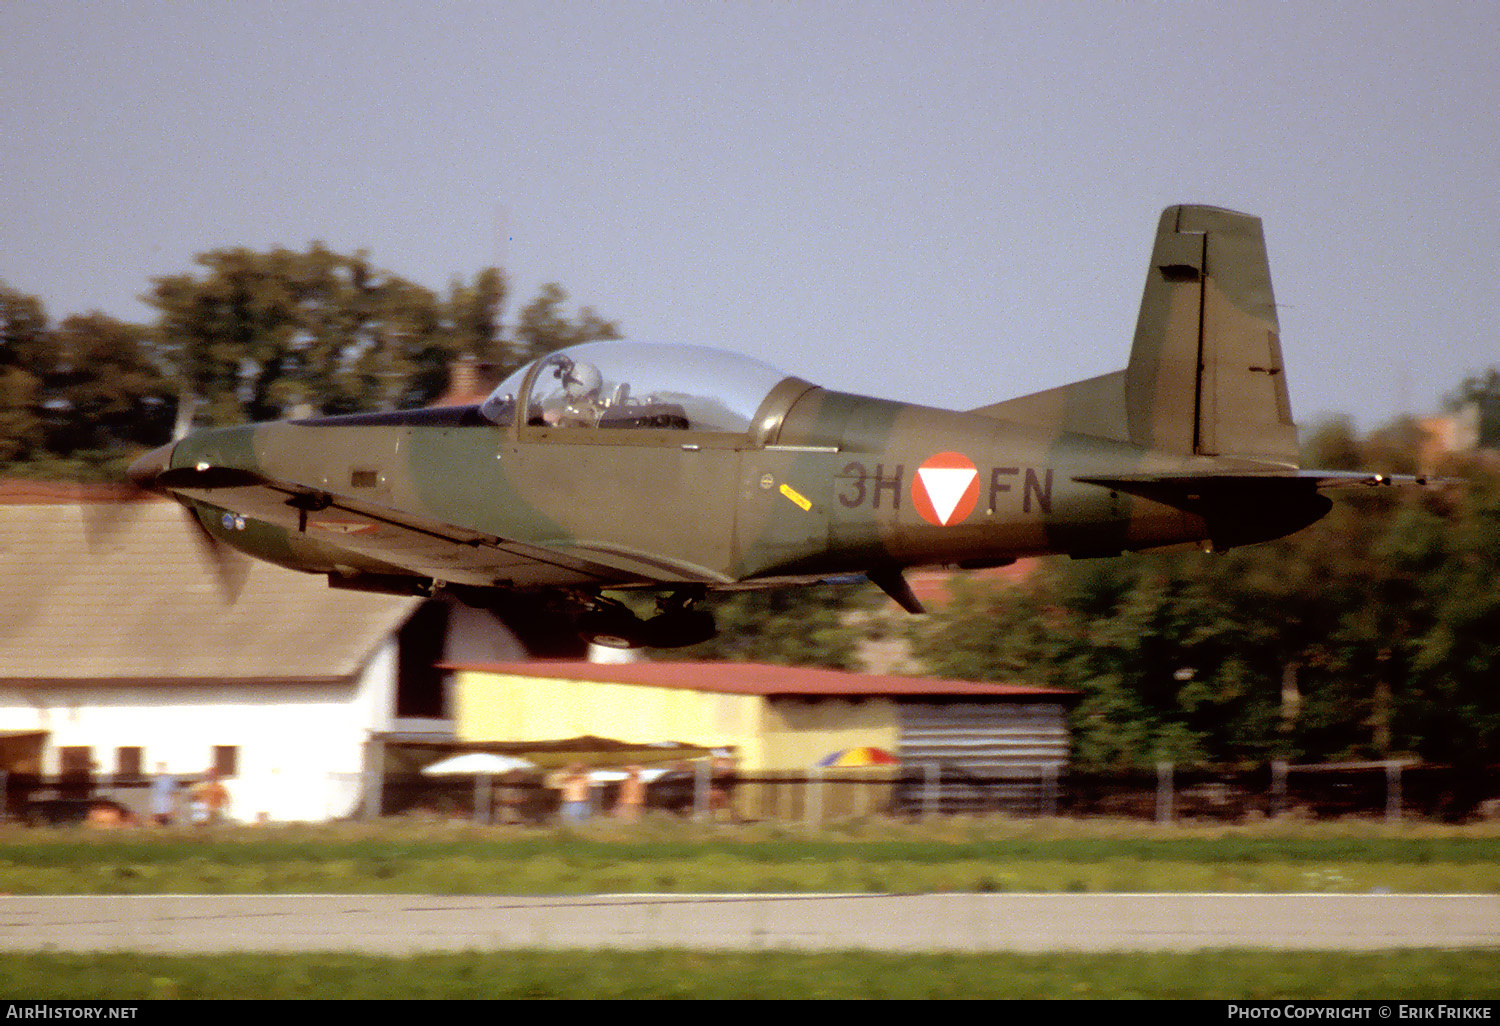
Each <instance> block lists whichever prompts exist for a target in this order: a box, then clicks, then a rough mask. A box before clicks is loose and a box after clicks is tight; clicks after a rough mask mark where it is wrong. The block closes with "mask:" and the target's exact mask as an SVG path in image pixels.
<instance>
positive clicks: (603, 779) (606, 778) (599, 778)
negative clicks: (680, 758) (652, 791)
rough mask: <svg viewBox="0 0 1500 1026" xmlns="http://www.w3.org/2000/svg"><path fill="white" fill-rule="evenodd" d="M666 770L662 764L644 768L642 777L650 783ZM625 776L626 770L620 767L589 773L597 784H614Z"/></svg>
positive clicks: (590, 777)
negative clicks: (619, 768)
mask: <svg viewBox="0 0 1500 1026" xmlns="http://www.w3.org/2000/svg"><path fill="white" fill-rule="evenodd" d="M665 772H667V771H666V770H665V769H663V768H662V767H660V766H655V767H652V768H651V769H643V770H641V779H642V780H644V781H645V782H646V783H648V784H649V783H651V781H653V780H655V779H656V778H657V777H659V776H661V775H662V774H663V773H665ZM625 777H626V773H625V771H624V770H618V769H613V770H594V771H593V772H592V773H590V774H589V779H590V780H592V781H593V782H594V783H596V784H613V783H615V782H616V781H619V780H624V779H625Z"/></svg>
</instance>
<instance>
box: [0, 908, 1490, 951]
mask: <svg viewBox="0 0 1500 1026" xmlns="http://www.w3.org/2000/svg"><path fill="white" fill-rule="evenodd" d="M1413 947H1421V948H1449V947H1492V948H1500V895H1494V894H1478V895H1451V894H1441V895H1430V894H1383V895H1368V894H912V895H904V894H848V895H830V894H788V895H684V894H672V895H667V894H662V895H640V894H622V895H587V896H544V897H504V896H448V895H365V894H356V895H68V896H60V895H46V896H20V895H15V896H0V950H4V951H153V952H173V953H203V952H228V951H351V952H367V953H372V954H385V955H404V954H411V953H415V952H422V951H504V950H510V949H516V948H553V949H560V948H634V949H641V948H693V949H704V950H707V949H735V950H766V949H797V950H819V949H848V948H868V949H872V950H881V951H1183V950H1192V949H1198V948H1273V949H1304V950H1314V949H1325V950H1345V951H1354V950H1369V949H1375V948H1413Z"/></svg>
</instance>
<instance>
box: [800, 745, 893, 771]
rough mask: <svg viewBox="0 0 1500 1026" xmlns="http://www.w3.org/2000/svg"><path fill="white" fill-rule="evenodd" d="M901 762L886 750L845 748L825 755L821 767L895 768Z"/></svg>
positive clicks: (821, 760)
mask: <svg viewBox="0 0 1500 1026" xmlns="http://www.w3.org/2000/svg"><path fill="white" fill-rule="evenodd" d="M898 761H899V760H898V759H897V758H896V757H895V756H894V755H892V754H891V753H890V752H888V751H886V750H885V749H884V748H869V747H864V748H845V749H844V750H843V751H839V752H834V753H833V754H832V755H825V756H824V757H823V758H821V759H819V760H818V765H819V766H894V765H896V764H897V762H898Z"/></svg>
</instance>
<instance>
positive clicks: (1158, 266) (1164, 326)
mask: <svg viewBox="0 0 1500 1026" xmlns="http://www.w3.org/2000/svg"><path fill="white" fill-rule="evenodd" d="M1125 405H1126V414H1127V419H1128V423H1129V432H1130V440H1131V441H1132V442H1133V443H1135V444H1136V445H1140V446H1143V447H1145V448H1151V449H1157V450H1162V451H1166V452H1176V453H1182V454H1184V455H1187V454H1192V455H1201V456H1232V457H1244V458H1247V459H1254V460H1260V461H1265V462H1272V463H1280V464H1288V465H1292V466H1295V465H1296V463H1297V459H1298V451H1297V428H1296V425H1295V424H1294V423H1293V422H1292V415H1291V404H1290V402H1289V400H1288V397H1287V388H1286V375H1285V372H1284V369H1283V365H1282V359H1281V342H1280V330H1279V326H1278V323H1277V318H1276V301H1275V297H1274V296H1273V294H1272V292H1271V272H1270V267H1269V265H1268V262H1267V260H1266V247H1265V237H1264V235H1263V233H1262V230H1261V222H1260V219H1259V218H1256V217H1251V216H1250V215H1248V214H1241V213H1237V212H1235V211H1232V210H1223V209H1220V208H1218V207H1206V206H1176V207H1168V208H1167V209H1166V210H1165V211H1163V212H1162V216H1161V223H1160V225H1159V226H1158V228H1157V233H1156V244H1155V246H1154V247H1153V248H1152V253H1151V266H1150V269H1149V271H1148V272H1147V276H1146V288H1145V293H1144V294H1143V296H1142V297H1141V311H1140V317H1139V319H1138V320H1137V322H1136V330H1135V341H1134V345H1133V347H1132V349H1131V354H1130V364H1129V366H1128V367H1127V369H1126V372H1125Z"/></svg>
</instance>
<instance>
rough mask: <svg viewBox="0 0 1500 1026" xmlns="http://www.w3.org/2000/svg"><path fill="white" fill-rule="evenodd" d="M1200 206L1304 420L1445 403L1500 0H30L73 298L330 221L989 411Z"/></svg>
mask: <svg viewBox="0 0 1500 1026" xmlns="http://www.w3.org/2000/svg"><path fill="white" fill-rule="evenodd" d="M1177 202H1207V203H1214V204H1217V205H1221V206H1228V207H1233V208H1236V209H1240V210H1245V211H1249V212H1251V213H1254V214H1256V215H1258V216H1260V217H1262V218H1263V219H1264V221H1265V226H1266V236H1267V245H1268V248H1269V250H1270V256H1271V270H1272V276H1273V279H1274V283H1275V289H1276V294H1277V299H1278V301H1279V303H1280V304H1281V322H1282V337H1283V348H1284V351H1285V356H1286V360H1287V366H1288V375H1289V382H1290V387H1291V392H1292V403H1293V408H1294V411H1295V412H1296V413H1297V415H1298V417H1299V419H1301V420H1304V421H1305V420H1308V419H1311V418H1312V417H1315V416H1317V415H1320V414H1323V413H1329V412H1343V413H1349V414H1352V415H1355V416H1356V417H1357V419H1358V421H1359V423H1360V425H1361V426H1362V427H1366V428H1368V427H1374V426H1377V425H1378V424H1379V423H1381V422H1383V421H1384V420H1386V419H1388V418H1389V417H1391V416H1393V415H1395V414H1396V413H1398V412H1401V411H1403V410H1413V411H1416V412H1425V411H1428V410H1433V409H1435V408H1436V407H1437V406H1438V405H1439V403H1440V401H1441V398H1442V396H1443V395H1444V393H1446V392H1448V391H1449V390H1451V389H1452V388H1453V387H1454V386H1455V385H1456V384H1457V383H1458V382H1459V381H1460V380H1461V379H1462V378H1463V376H1464V375H1465V374H1466V373H1468V372H1470V371H1474V370H1479V369H1482V368H1486V367H1489V366H1491V365H1495V364H1500V346H1497V332H1496V330H1495V313H1496V306H1497V304H1496V300H1497V298H1500V288H1497V284H1496V282H1497V274H1500V266H1497V265H1500V5H1497V4H1494V3H1491V2H1476V3H1469V4H1459V3H1412V2H1404V3H1371V2H1368V0H1366V2H1358V3H1330V2H1316V3H1314V2H1307V3H1303V2H1293V3H1284V4H1270V3H1266V2H1264V0H1257V2H1253V3H1203V4H1178V3H1066V2H1058V0H1050V2H1027V3H1009V2H998V0H997V2H967V3H935V2H916V0H909V2H903V3H878V2H873V0H862V2H858V3H749V2H732V3H724V2H707V0H699V2H696V3H665V2H624V0H614V2H592V3H564V2H558V0H551V2H544V3H530V2H515V0H512V2H492V3H455V2H445V0H426V2H421V3H375V2H343V3H334V2H306V0H303V2H280V3H243V2H209V0H202V2H193V3H187V2H183V3H168V2H130V3H98V2H51V0H7V2H5V3H4V4H3V5H0V280H3V281H4V282H5V283H6V284H8V285H10V286H11V287H13V288H16V289H19V290H21V291H23V292H28V293H33V294H36V295H38V296H40V297H41V298H42V299H43V301H44V302H45V303H46V306H47V309H48V312H49V313H50V314H51V315H52V316H53V317H54V318H61V317H63V316H66V315H68V314H73V313H85V312H87V311H89V310H94V309H98V310H102V311H104V312H106V313H109V314H113V315H115V316H117V317H122V318H126V319H130V320H138V321H147V320H149V319H150V318H151V311H150V310H149V309H148V308H147V307H146V306H144V305H143V304H141V303H140V302H139V301H138V299H137V297H138V296H140V295H141V294H142V293H144V292H145V291H147V289H148V288H149V286H150V281H151V278H152V277H153V276H156V275H164V274H175V273H181V272H184V271H189V270H192V269H194V265H193V264H192V258H193V256H194V255H195V254H197V253H200V252H203V251H205V250H208V249H213V248H217V247H224V246H248V247H252V248H269V247H272V246H276V245H284V246H289V247H294V248H301V247H304V246H305V245H306V244H308V243H309V242H312V241H314V240H321V241H323V242H325V243H327V244H328V245H329V246H330V247H332V248H334V249H335V250H339V251H352V250H355V249H365V250H368V251H369V253H370V255H371V257H372V259H373V260H374V262H375V263H376V264H378V265H380V266H382V267H385V268H387V269H388V270H391V271H393V272H395V273H398V274H401V275H403V276H406V277H408V278H411V279H413V280H415V281H417V282H420V283H422V284H424V285H427V286H428V287H430V288H433V289H442V288H445V287H446V285H447V283H448V282H449V280H450V279H451V278H453V277H454V276H459V275H461V276H465V277H469V276H472V275H473V273H474V272H475V271H477V270H478V269H480V268H481V267H484V266H487V265H490V264H496V263H500V264H503V265H504V266H505V267H506V268H507V270H508V271H509V272H510V273H511V275H512V278H513V281H514V283H515V285H516V295H517V296H518V297H519V299H520V300H521V301H524V300H526V299H529V298H530V297H531V296H532V295H533V294H534V293H535V291H536V289H537V287H538V286H539V285H540V284H541V283H543V282H546V281H556V282H559V283H560V284H562V285H563V286H564V287H565V288H566V289H567V290H568V291H569V292H570V293H571V295H572V297H573V299H574V301H576V302H578V303H582V304H587V305H590V306H593V307H594V308H595V309H596V310H597V311H598V312H600V313H601V314H603V315H604V316H607V317H610V318H613V319H616V320H618V321H619V322H620V323H621V325H622V327H623V329H624V330H625V333H626V334H627V335H628V336H629V337H631V338H635V339H641V340H647V341H660V342H692V343H700V344H708V345H716V346H721V347H723V348H726V349H732V350H736V351H739V352H744V353H748V354H750V355H753V356H757V357H759V358H761V359H764V360H767V361H770V362H772V363H774V364H777V365H778V366H781V367H783V368H785V369H786V370H788V371H790V372H793V373H796V374H799V375H801V376H803V377H805V378H808V379H810V380H813V381H816V382H819V383H821V384H826V385H829V386H832V387H838V388H843V389H849V390H854V391H862V392H868V393H871V394H876V395H883V396H892V397H902V398H911V399H914V400H917V401H921V402H926V403H930V404H933V405H939V406H947V407H955V408H967V407H972V406H978V405H982V404H985V403H989V402H994V401H997V400H999V399H1002V398H1006V397H1009V396H1012V395H1018V394H1022V393H1025V392H1030V391H1035V390H1037V389H1040V388H1045V387H1050V386H1052V385H1056V384H1061V383H1063V382H1066V381H1070V380H1074V379H1078V378H1083V377H1088V376H1091V375H1094V374H1099V373H1103V372H1105V371H1109V370H1113V369H1115V368H1117V367H1120V366H1123V365H1124V362H1125V359H1126V355H1127V351H1128V348H1129V344H1130V336H1131V333H1132V330H1133V328H1134V323H1135V315H1136V310H1137V306H1138V304H1139V300H1140V290H1141V285H1142V282H1143V279H1144V275H1145V267H1146V260H1147V257H1148V254H1149V250H1150V245H1151V240H1152V236H1153V233H1154V231H1155V226H1156V219H1157V216H1158V214H1159V212H1160V210H1161V208H1162V207H1164V206H1167V205H1170V204H1172V203H1177ZM516 305H517V304H516V303H514V302H513V303H512V310H513V309H514V308H515V306H516Z"/></svg>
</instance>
